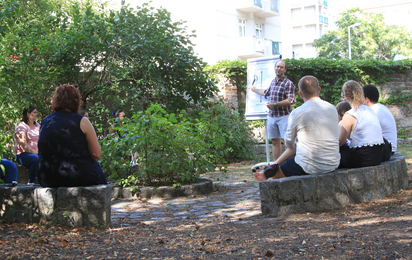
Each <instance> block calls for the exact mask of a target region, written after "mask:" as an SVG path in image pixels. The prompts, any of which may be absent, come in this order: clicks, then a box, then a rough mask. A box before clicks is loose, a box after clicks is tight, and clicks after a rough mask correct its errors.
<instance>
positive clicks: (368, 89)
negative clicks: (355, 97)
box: [363, 85, 379, 103]
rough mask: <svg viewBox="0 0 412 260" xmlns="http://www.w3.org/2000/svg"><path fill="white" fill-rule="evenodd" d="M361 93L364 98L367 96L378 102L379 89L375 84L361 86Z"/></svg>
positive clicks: (373, 101)
mask: <svg viewBox="0 0 412 260" xmlns="http://www.w3.org/2000/svg"><path fill="white" fill-rule="evenodd" d="M363 95H364V96H365V98H369V100H370V101H371V102H372V103H378V100H379V90H378V88H377V87H376V86H375V85H366V86H363Z"/></svg>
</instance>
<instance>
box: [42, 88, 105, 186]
mask: <svg viewBox="0 0 412 260" xmlns="http://www.w3.org/2000/svg"><path fill="white" fill-rule="evenodd" d="M52 107H53V110H54V111H55V112H54V113H52V114H50V115H48V116H47V117H46V118H44V119H43V121H42V126H41V129H40V138H39V143H38V145H39V162H38V172H37V173H38V178H39V181H40V185H41V186H42V187H78V186H90V185H98V184H107V181H106V177H105V176H104V174H103V170H102V168H101V167H100V164H99V163H98V162H97V160H98V159H99V158H100V156H101V150H100V146H99V143H98V141H97V136H96V132H95V131H94V128H93V126H92V124H91V123H90V121H89V119H87V117H84V116H82V115H80V114H78V112H79V108H80V92H79V90H78V89H77V88H76V87H74V86H72V85H67V84H64V85H61V86H60V87H58V88H57V89H56V91H55V93H54V95H53V99H52Z"/></svg>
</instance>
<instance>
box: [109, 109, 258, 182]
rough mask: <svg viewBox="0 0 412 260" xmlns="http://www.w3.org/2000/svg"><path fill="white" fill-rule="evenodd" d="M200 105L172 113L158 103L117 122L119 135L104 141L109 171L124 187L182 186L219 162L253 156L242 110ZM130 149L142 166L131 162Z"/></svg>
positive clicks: (218, 164)
mask: <svg viewBox="0 0 412 260" xmlns="http://www.w3.org/2000/svg"><path fill="white" fill-rule="evenodd" d="M200 110H201V109H198V110H195V111H191V113H188V112H186V111H184V110H182V111H179V112H178V113H177V114H173V113H172V114H168V113H166V112H165V110H164V109H163V108H161V107H160V105H157V104H156V105H151V106H150V107H149V108H148V109H147V110H146V111H145V112H138V113H136V114H134V115H133V116H132V118H131V119H130V120H127V119H125V120H124V121H123V123H122V125H120V124H118V123H117V122H114V124H115V125H117V126H115V129H116V131H118V133H119V134H111V135H108V136H107V137H106V138H105V139H104V140H103V141H102V160H101V165H102V167H103V169H104V171H105V172H106V173H107V174H108V175H109V178H114V179H115V180H116V184H117V185H122V186H147V185H149V186H151V185H153V186H159V185H175V186H180V185H182V184H186V183H193V182H195V181H196V180H197V179H198V177H199V175H200V174H202V173H205V172H206V171H213V170H215V169H216V167H217V168H219V169H220V170H222V169H223V170H224V165H225V164H226V163H227V161H228V160H233V159H236V158H243V157H251V156H252V154H253V153H250V150H249V149H248V148H251V147H252V146H251V145H252V144H253V141H251V138H250V137H249V136H248V131H249V128H248V125H247V124H246V123H245V122H244V121H242V120H241V118H240V117H239V114H237V112H234V111H230V110H228V109H226V108H225V107H224V106H223V105H221V104H219V105H211V106H210V107H209V109H208V110H206V111H204V110H205V109H202V111H200ZM120 136H122V137H120ZM131 153H133V154H137V159H136V161H137V162H138V163H139V166H137V167H132V166H131V165H130V155H131Z"/></svg>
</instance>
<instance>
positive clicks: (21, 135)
mask: <svg viewBox="0 0 412 260" xmlns="http://www.w3.org/2000/svg"><path fill="white" fill-rule="evenodd" d="M14 138H15V139H16V141H17V143H18V144H19V145H20V146H21V147H22V148H23V149H24V151H25V152H27V153H34V154H37V151H36V150H34V149H33V148H31V147H30V146H29V145H28V144H27V139H26V133H25V132H17V133H15V134H14Z"/></svg>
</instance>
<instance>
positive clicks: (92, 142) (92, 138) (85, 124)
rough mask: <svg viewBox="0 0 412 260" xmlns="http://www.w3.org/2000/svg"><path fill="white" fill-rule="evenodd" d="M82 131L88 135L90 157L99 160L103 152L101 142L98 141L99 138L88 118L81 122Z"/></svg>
mask: <svg viewBox="0 0 412 260" xmlns="http://www.w3.org/2000/svg"><path fill="white" fill-rule="evenodd" d="M80 129H81V130H82V132H83V133H84V134H85V135H86V140H87V146H88V149H89V153H90V156H91V157H92V159H93V160H95V161H97V160H99V158H100V156H102V150H101V149H100V145H99V142H98V141H97V136H96V132H95V131H94V128H93V125H92V123H90V121H89V119H88V118H87V117H83V118H82V119H81V120H80Z"/></svg>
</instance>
